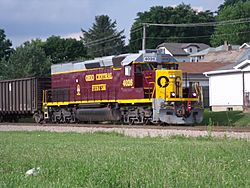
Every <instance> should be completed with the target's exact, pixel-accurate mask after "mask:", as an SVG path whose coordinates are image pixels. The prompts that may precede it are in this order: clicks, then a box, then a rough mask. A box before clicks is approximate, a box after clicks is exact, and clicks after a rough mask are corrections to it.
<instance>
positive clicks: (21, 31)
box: [0, 0, 224, 47]
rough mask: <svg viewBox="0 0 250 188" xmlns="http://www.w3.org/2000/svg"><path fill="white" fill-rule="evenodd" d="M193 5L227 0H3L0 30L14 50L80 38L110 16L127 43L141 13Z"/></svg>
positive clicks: (201, 6)
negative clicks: (28, 44)
mask: <svg viewBox="0 0 250 188" xmlns="http://www.w3.org/2000/svg"><path fill="white" fill-rule="evenodd" d="M182 2H183V3H185V4H190V5H191V6H192V7H193V8H194V9H197V10H199V11H202V10H211V11H216V10H217V8H218V6H219V5H220V4H222V3H223V2H224V0H203V1H201V0H199V1H198V0H182V1H178V0H0V28H1V29H4V31H5V34H6V35H7V38H8V39H10V40H11V41H12V44H13V46H14V47H17V46H19V45H21V44H22V43H23V42H25V41H27V40H31V39H36V38H39V39H43V40H45V39H46V38H48V37H50V36H52V35H56V36H61V37H73V38H79V36H80V35H81V28H82V29H84V30H88V29H89V28H91V26H92V25H93V23H94V20H95V16H98V15H103V14H104V15H108V16H109V17H110V18H111V19H112V20H113V21H114V20H116V22H117V28H118V30H119V31H120V30H123V29H124V30H125V35H126V37H127V40H128V38H129V31H130V28H131V26H132V24H133V22H134V21H135V18H136V15H137V13H138V12H144V11H148V10H149V9H150V7H152V6H164V7H165V6H176V5H179V4H181V3H182Z"/></svg>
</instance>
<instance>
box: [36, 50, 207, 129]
mask: <svg viewBox="0 0 250 188" xmlns="http://www.w3.org/2000/svg"><path fill="white" fill-rule="evenodd" d="M173 61H174V59H173V57H172V56H170V55H167V54H162V53H161V51H159V50H148V51H143V52H140V53H138V54H124V55H118V56H108V57H103V58H96V59H94V60H91V61H84V62H71V63H64V64H57V65H52V67H51V89H50V90H45V91H44V93H43V109H42V111H40V112H37V113H36V114H35V115H34V117H35V119H36V121H37V122H41V121H43V120H45V121H49V122H58V123H74V122H78V121H81V122H100V121H120V122H122V123H125V124H148V123H167V124H193V123H200V122H201V121H202V119H203V101H202V89H201V86H199V84H198V83H191V82H190V83H189V86H188V87H184V86H183V84H184V83H183V75H182V71H181V70H178V64H177V63H175V62H173Z"/></svg>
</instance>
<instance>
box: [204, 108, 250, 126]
mask: <svg viewBox="0 0 250 188" xmlns="http://www.w3.org/2000/svg"><path fill="white" fill-rule="evenodd" d="M201 124H202V125H215V126H250V113H243V112H241V111H224V112H211V111H205V113H204V119H203V121H202V123H201Z"/></svg>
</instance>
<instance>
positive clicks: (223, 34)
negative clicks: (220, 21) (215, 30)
mask: <svg viewBox="0 0 250 188" xmlns="http://www.w3.org/2000/svg"><path fill="white" fill-rule="evenodd" d="M245 33H250V31H242V32H236V33H229V34H228V33H222V34H215V35H214V36H228V35H235V34H245ZM209 37H211V35H200V36H192V37H174V36H173V37H169V36H165V37H146V38H147V39H167V38H170V39H189V38H209Z"/></svg>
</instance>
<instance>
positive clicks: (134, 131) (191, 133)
mask: <svg viewBox="0 0 250 188" xmlns="http://www.w3.org/2000/svg"><path fill="white" fill-rule="evenodd" d="M0 131H50V132H77V133H95V132H116V133H120V134H124V135H126V136H131V137H139V138H143V137H170V136H177V135H180V136H186V137H204V136H212V137H228V138H236V139H246V140H247V141H250V132H231V131H227V132H216V131H199V130H177V129H164V130H163V129H145V128H103V127H100V128H99V127H66V126H65V127H63V126H62V127H60V126H25V125H22V126H17V125H0Z"/></svg>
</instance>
